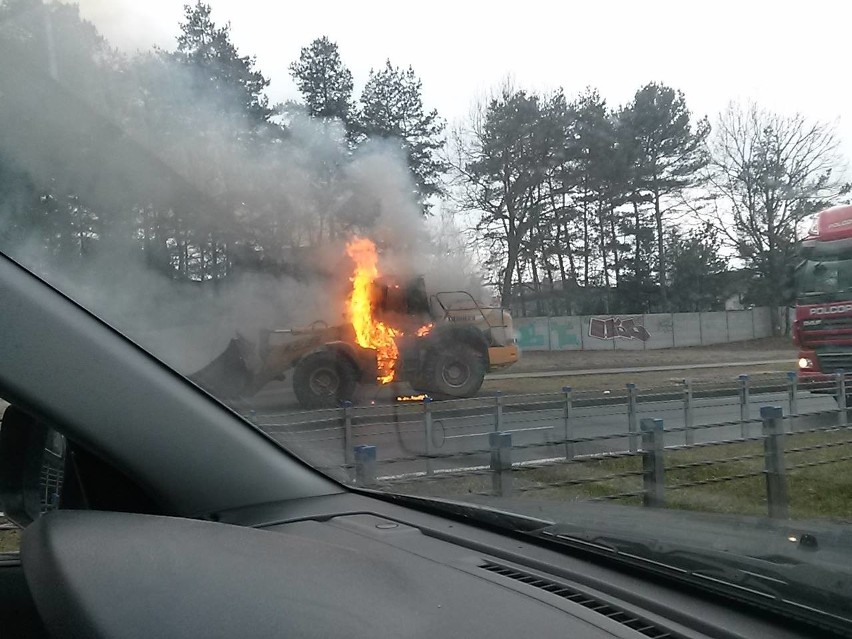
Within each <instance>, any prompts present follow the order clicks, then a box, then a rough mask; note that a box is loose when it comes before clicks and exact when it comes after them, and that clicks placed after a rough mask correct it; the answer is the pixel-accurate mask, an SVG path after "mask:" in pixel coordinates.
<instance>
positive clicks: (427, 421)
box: [423, 397, 435, 475]
mask: <svg viewBox="0 0 852 639" xmlns="http://www.w3.org/2000/svg"><path fill="white" fill-rule="evenodd" d="M423 436H424V437H425V438H426V441H425V444H426V445H425V450H426V474H427V475H432V474H434V472H435V469H434V467H433V462H434V460H433V459H432V398H431V397H426V398H424V399H423Z"/></svg>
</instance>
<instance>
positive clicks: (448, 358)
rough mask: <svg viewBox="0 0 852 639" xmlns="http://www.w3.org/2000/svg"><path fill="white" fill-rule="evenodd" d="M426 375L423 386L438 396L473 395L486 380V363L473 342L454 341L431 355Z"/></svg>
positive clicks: (447, 397) (444, 397) (449, 397)
mask: <svg viewBox="0 0 852 639" xmlns="http://www.w3.org/2000/svg"><path fill="white" fill-rule="evenodd" d="M424 378H425V379H423V380H422V384H423V386H424V387H425V388H426V389H427V392H429V393H430V394H431V395H432V396H433V397H434V398H435V399H452V398H454V397H473V396H474V395H476V392H477V391H478V390H479V388H480V387H481V386H482V382H483V381H484V380H485V363H484V362H483V361H482V356H481V355H480V354H479V353H477V352H476V351H475V350H474V349H473V348H471V347H470V346H466V345H464V344H452V345H450V346H448V347H444V348H441V349H440V350H437V351H436V352H435V353H434V354H433V355H432V356H431V357H430V358H429V360H428V363H427V365H426V371H425V375H424ZM418 385H420V384H418Z"/></svg>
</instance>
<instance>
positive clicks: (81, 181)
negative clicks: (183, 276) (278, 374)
mask: <svg viewBox="0 0 852 639" xmlns="http://www.w3.org/2000/svg"><path fill="white" fill-rule="evenodd" d="M16 68H19V69H20V70H21V74H22V75H21V76H20V78H30V79H32V78H35V80H33V81H32V82H30V83H29V84H28V85H27V86H25V87H24V89H25V90H23V91H19V92H17V93H16V94H15V98H14V100H12V101H11V102H10V103H7V105H6V106H5V107H4V108H0V170H2V169H3V166H4V164H5V166H6V169H7V171H8V169H9V167H13V172H14V173H15V175H18V176H23V177H21V181H22V182H27V183H28V184H30V185H32V186H34V188H35V189H36V190H38V191H40V192H42V191H43V192H45V193H47V192H51V193H53V195H52V196H51V197H55V198H56V199H57V200H64V201H65V204H67V199H68V198H77V199H78V200H79V202H80V203H81V206H80V208H79V209H75V208H74V207H71V208H70V209H69V210H71V211H72V212H76V213H80V212H81V211H83V210H85V211H87V212H90V213H91V214H93V215H96V216H98V217H99V218H102V219H103V220H112V221H111V222H110V224H108V225H106V226H105V227H104V229H107V230H108V231H109V233H110V234H111V237H113V238H115V237H122V238H123V241H113V242H112V243H111V244H110V243H108V242H105V241H101V242H97V241H95V240H97V239H103V238H87V237H84V233H83V232H82V231H81V234H80V235H81V236H80V238H79V247H78V249H79V250H78V254H77V255H74V256H63V255H62V254H57V251H56V249H55V242H54V240H55V238H54V237H51V235H50V233H51V231H50V229H49V226H50V225H49V224H48V225H47V226H48V228H47V229H46V228H45V219H44V218H42V217H39V216H37V215H33V214H32V212H31V211H27V210H26V207H27V206H29V204H27V203H26V202H23V203H22V202H21V201H19V199H16V197H15V192H14V189H12V190H9V189H7V190H5V191H3V192H2V194H0V241H1V242H2V246H0V248H2V250H3V251H4V252H6V253H9V254H10V255H13V256H14V257H15V258H16V259H18V260H19V261H20V262H22V263H23V264H24V265H26V266H27V267H29V268H31V269H32V270H34V271H35V272H37V273H39V274H41V275H42V276H43V277H45V279H47V280H48V281H49V282H51V283H52V284H54V285H55V286H57V287H58V288H60V289H61V290H63V291H66V292H68V293H69V294H70V295H71V297H73V298H75V299H77V300H78V301H80V303H82V304H83V305H84V306H86V307H88V308H90V309H91V310H92V311H93V312H95V313H96V314H98V315H99V316H101V317H103V318H104V319H105V320H106V321H108V322H110V323H111V324H113V325H114V326H116V327H117V328H118V329H119V330H121V331H122V332H124V333H126V334H127V335H129V336H130V337H131V338H133V339H135V340H137V341H138V342H139V343H140V344H141V345H142V346H144V347H146V348H148V349H150V350H151V351H152V352H153V353H154V354H155V355H157V356H158V357H161V358H162V359H164V360H165V361H166V362H168V363H169V364H171V365H173V366H175V367H176V368H178V369H179V370H181V371H182V372H191V371H193V370H195V369H197V368H199V367H201V366H202V365H203V364H205V363H206V362H207V361H209V360H210V359H211V358H212V357H214V356H215V355H216V354H218V352H220V351H221V350H222V349H223V348H224V346H225V345H226V344H227V342H228V340H229V339H230V338H231V337H233V336H234V334H235V333H237V332H239V333H241V334H244V335H245V336H246V337H248V338H249V339H252V340H253V339H255V338H256V336H257V334H258V331H260V330H261V329H268V328H282V327H292V326H306V325H308V324H310V323H311V322H313V321H317V320H320V321H323V322H326V323H328V324H335V323H340V322H342V321H343V318H344V310H345V309H344V300H345V297H346V294H347V291H348V287H349V276H350V274H351V264H350V263H349V262H348V259H347V258H346V253H345V241H346V239H347V238H348V237H351V235H353V234H361V235H365V236H368V237H370V238H372V239H373V240H374V241H376V243H377V245H378V246H379V247H380V250H381V260H380V264H381V268H382V270H383V271H384V272H386V273H388V274H393V275H394V276H396V277H399V278H408V277H413V276H417V275H425V277H426V280H427V286H428V287H429V288H430V289H431V290H433V291H434V290H439V289H440V290H446V289H454V288H469V287H470V285H471V281H470V278H469V276H468V275H467V274H466V273H467V272H469V269H467V268H466V266H467V265H465V264H464V258H463V256H461V254H460V253H459V251H458V250H457V247H456V248H454V249H448V248H447V247H446V246H444V247H443V248H442V247H441V246H440V242H439V243H438V246H437V247H436V242H435V241H434V237H433V235H434V233H431V232H430V230H429V228H428V227H427V225H426V224H425V223H424V220H423V217H422V215H421V212H420V209H419V206H418V204H417V202H416V200H415V198H414V185H413V183H412V180H411V177H410V173H409V171H408V169H407V166H406V163H405V160H404V157H403V156H402V155H401V153H400V151H399V147H398V145H395V144H393V143H390V142H369V143H366V144H363V145H361V146H360V147H359V148H358V149H357V150H356V151H354V152H353V151H352V150H351V149H350V147H349V145H348V144H347V142H346V139H345V135H344V131H343V129H342V127H341V126H340V125H339V123H333V122H332V123H329V122H318V121H315V120H311V119H309V118H306V117H300V116H294V117H292V118H291V119H290V120H289V121H288V123H287V125H288V126H287V132H286V135H284V136H280V134H279V133H278V132H277V131H272V132H267V133H268V135H267V133H261V134H258V132H257V131H256V130H255V129H254V128H251V127H249V125H248V123H247V122H246V121H245V119H244V118H242V117H240V116H239V115H235V114H233V113H232V112H229V111H228V110H227V109H223V108H222V105H221V103H220V102H219V101H217V100H216V99H211V100H209V101H204V100H199V98H198V95H197V94H196V93H194V89H193V87H194V83H193V78H192V77H191V75H188V74H190V73H191V72H189V71H187V69H186V68H185V67H180V66H179V65H175V64H173V63H168V62H164V61H163V60H162V59H161V58H159V57H158V58H155V57H154V56H148V57H146V56H140V57H139V58H138V59H136V60H134V61H133V63H132V64H131V65H130V66H129V68H130V72H128V73H125V74H124V75H123V76H122V74H113V75H111V76H110V77H111V80H109V81H100V80H99V79H92V78H75V77H73V76H69V74H70V73H71V72H70V71H69V72H64V71H63V69H62V67H61V65H60V69H59V77H58V82H57V81H56V79H51V78H48V77H46V76H45V74H44V73H43V72H41V71H40V70H38V69H29V68H27V67H26V65H24V66H20V67H16ZM7 71H9V73H5V75H4V72H3V71H0V88H2V84H5V83H9V84H10V85H11V84H13V83H15V82H18V81H19V80H20V78H18V77H17V76H16V75H15V74H14V73H13V72H11V70H10V69H8V68H7ZM63 74H64V75H63ZM122 77H123V78H125V80H126V79H128V78H129V80H130V81H129V82H124V83H122V82H120V81H119V80H121V78H122ZM116 78H118V80H116ZM36 85H37V86H36ZM32 87H35V88H34V89H33V90H28V89H30V88H32ZM149 89H151V90H154V89H156V91H154V93H155V94H156V96H157V97H158V99H160V103H158V105H157V109H152V108H150V104H151V99H150V95H151V93H152V91H149ZM46 97H47V99H45V98H46ZM164 102H165V103H164ZM24 114H26V116H27V117H26V118H24V117H23V116H24ZM27 126H29V127H30V129H29V130H28V129H27ZM270 129H271V128H270ZM245 140H254V141H253V142H251V143H248V144H246V143H245ZM0 177H2V176H0ZM128 200H129V201H131V202H136V203H137V204H135V205H133V206H131V207H129V208H128V206H127V202H128ZM66 208H67V206H66ZM119 209H120V212H119ZM176 212H180V214H181V215H182V216H184V217H185V218H186V219H188V220H191V222H192V224H194V225H195V227H196V228H203V229H209V232H210V233H212V234H218V236H221V237H224V238H227V237H228V236H229V234H231V233H234V232H235V231H234V225H237V226H238V227H240V225H245V227H246V228H259V229H263V231H262V232H261V233H260V236H259V237H256V238H254V240H255V246H257V247H262V248H263V249H264V251H263V254H264V256H265V257H266V258H268V259H272V260H273V261H274V262H275V263H277V264H283V265H285V266H286V268H281V269H278V270H277V271H276V270H275V269H270V268H268V264H266V263H265V264H266V266H264V267H263V268H257V269H252V268H240V269H233V271H232V273H231V274H229V275H228V276H227V277H225V278H223V279H221V280H219V281H214V280H213V279H210V280H205V279H204V278H203V277H202V278H197V279H196V280H195V281H185V280H184V281H178V280H177V279H176V278H175V274H174V272H169V271H166V272H164V271H163V270H162V269H161V270H154V269H152V268H151V265H150V264H149V263H146V261H145V259H144V256H143V255H142V254H141V253H140V252H139V251H138V245H139V242H140V241H141V240H140V238H139V237H135V238H134V237H130V232H129V231H127V229H128V228H137V227H138V223H139V220H140V219H142V218H144V216H149V215H154V214H156V215H161V216H164V218H169V217H170V216H173V215H175V214H176ZM235 212H236V213H235ZM81 214H82V213H81ZM28 225H29V226H28ZM102 232H103V233H106V230H104V231H102ZM137 233H138V231H137ZM46 238H47V239H46ZM171 241H172V240H168V241H164V242H163V247H162V248H164V249H168V248H170V245H168V242H171ZM87 243H90V244H92V245H98V247H99V248H98V249H97V250H92V252H91V254H87V255H84V256H83V259H81V255H80V253H85V252H86V250H85V249H84V245H86V244H87ZM103 247H106V248H103ZM134 249H137V250H134ZM276 252H277V253H276ZM188 257H190V258H191V257H192V256H188ZM202 257H203V256H202ZM244 257H245V256H244ZM251 257H252V256H251V255H250V256H249V258H251ZM463 266H465V268H462V267H463Z"/></svg>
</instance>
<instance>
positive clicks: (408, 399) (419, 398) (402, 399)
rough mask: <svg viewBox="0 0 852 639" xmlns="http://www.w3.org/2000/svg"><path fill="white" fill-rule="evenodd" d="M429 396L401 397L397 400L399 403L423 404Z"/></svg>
mask: <svg viewBox="0 0 852 639" xmlns="http://www.w3.org/2000/svg"><path fill="white" fill-rule="evenodd" d="M427 397H428V395H400V396H399V397H397V398H396V401H398V402H422V401H423V400H424V399H426V398H427Z"/></svg>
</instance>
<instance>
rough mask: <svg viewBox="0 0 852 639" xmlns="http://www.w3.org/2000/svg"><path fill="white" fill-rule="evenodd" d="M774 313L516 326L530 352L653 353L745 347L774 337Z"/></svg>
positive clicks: (557, 320) (549, 320) (531, 320)
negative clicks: (733, 344)
mask: <svg viewBox="0 0 852 639" xmlns="http://www.w3.org/2000/svg"><path fill="white" fill-rule="evenodd" d="M774 315H775V314H773V313H772V312H771V310H770V309H768V308H754V309H749V310H745V311H719V312H713V313H657V314H650V315H593V316H584V317H574V316H572V317H524V318H518V319H516V320H515V336H516V337H517V339H518V344H519V345H520V347H521V348H522V349H523V350H527V351H548V350H552V351H572V350H650V349H659V348H673V347H681V346H706V345H709V344H725V343H728V342H741V341H744V340H750V339H755V338H760V337H769V336H770V335H772V321H773V316H774Z"/></svg>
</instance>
